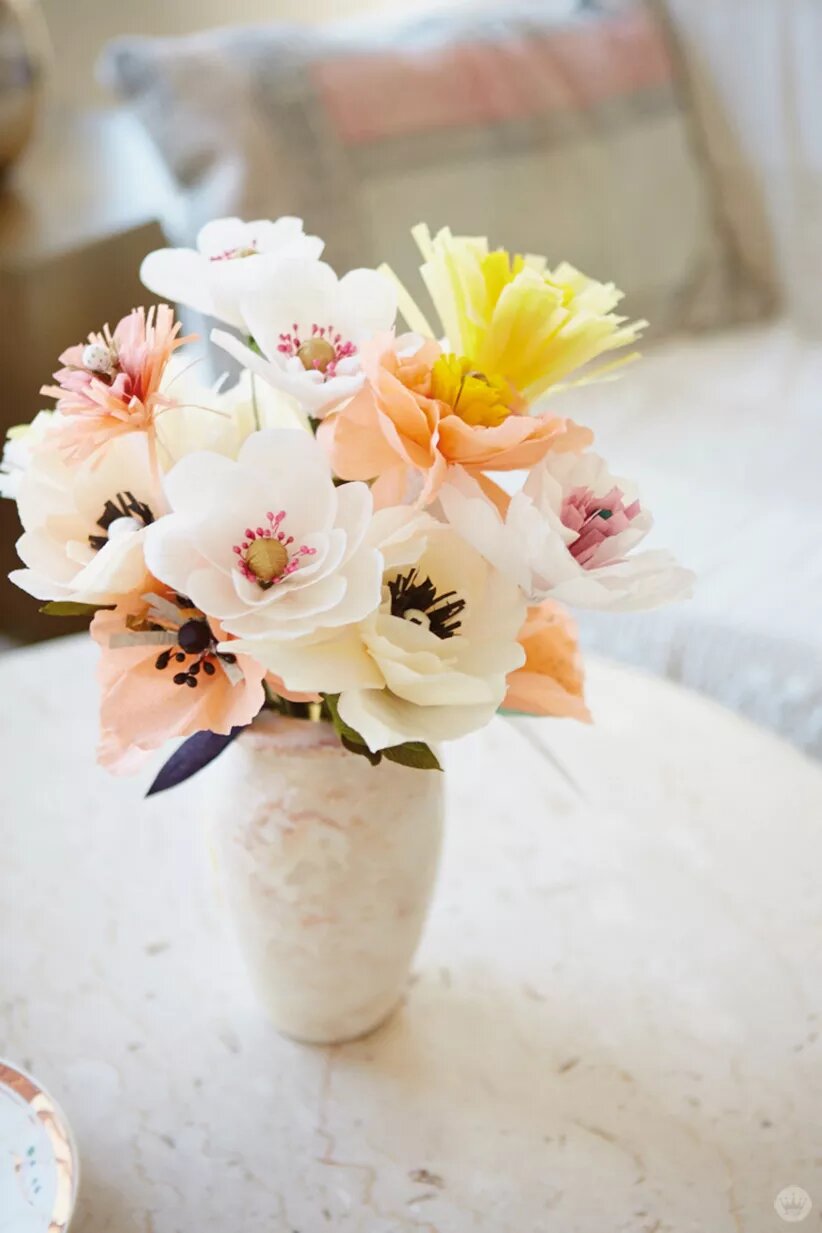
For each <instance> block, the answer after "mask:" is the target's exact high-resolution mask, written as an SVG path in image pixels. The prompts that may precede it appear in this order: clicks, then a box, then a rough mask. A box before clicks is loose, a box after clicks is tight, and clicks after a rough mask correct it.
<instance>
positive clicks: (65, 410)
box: [40, 304, 194, 461]
mask: <svg viewBox="0 0 822 1233" xmlns="http://www.w3.org/2000/svg"><path fill="white" fill-rule="evenodd" d="M181 328H182V326H181V324H180V322H179V321H175V319H174V312H173V310H172V309H171V308H169V306H168V305H167V304H160V305H159V307H157V308H149V309H148V311H146V309H145V308H135V309H134V311H133V312H131V313H129V315H128V316H127V317H123V319H122V321H120V322H119V323H118V325H117V326H116V328H115V330H114V333H112V332H111V331H110V330H109V328H108V326H106V327H105V328H104V329H103V330H102V331H101V332H100V333H97V334H89V339H88V343H78V345H77V346H75V347H69V349H68V350H67V351H64V352H63V354H62V355H61V356H60V362H61V363H62V364H63V367H62V368H61V369H59V370H58V371H57V372H56V373H55V374H54V379H55V381H56V382H57V385H56V386H54V385H51V386H49V385H46V386H43V388H42V390H41V391H40V392H41V394H47V395H49V396H50V397H52V398H55V399H56V400H57V410H58V411H59V412H60V414H61V415H64V416H66V418H67V420H68V423H67V424H66V425H65V426H64V428H63V429H62V431H61V433H60V438H61V440H60V444H61V448H62V449H63V450H64V451H65V453H66V455H67V456H68V457H69V458H70V459H71V460H72V461H82V460H83V459H85V458H88V457H89V456H90V455H91V454H93V453H95V451H96V450H98V449H99V448H100V446H101V445H104V444H105V442H106V441H108V440H109V439H110V438H111V437H114V436H118V435H119V434H120V433H124V432H133V431H135V430H137V431H140V432H148V433H150V434H152V433H153V428H154V418H155V415H156V413H157V412H158V411H159V410H161V409H162V408H165V407H169V406H172V405H173V404H174V400H173V399H171V398H169V397H168V396H167V395H164V394H162V393H161V392H160V385H161V382H162V379H163V374H164V372H165V369H166V365H167V364H168V362H169V360H170V359H171V356H172V354H173V353H174V352H175V351H176V350H177V348H178V347H181V346H182V345H183V344H184V343H187V342H191V341H192V339H193V338H194V335H189V336H187V337H186V338H180V337H179V334H180V330H181Z"/></svg>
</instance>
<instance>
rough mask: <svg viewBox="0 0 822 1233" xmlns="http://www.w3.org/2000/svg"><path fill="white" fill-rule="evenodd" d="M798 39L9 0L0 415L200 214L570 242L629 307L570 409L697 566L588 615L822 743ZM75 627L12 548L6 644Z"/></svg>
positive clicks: (368, 2) (651, 16) (651, 8)
mask: <svg viewBox="0 0 822 1233" xmlns="http://www.w3.org/2000/svg"><path fill="white" fill-rule="evenodd" d="M229 18H230V22H231V24H230V25H228V24H226V23H227V20H228V19H229ZM821 63H822V4H820V3H819V2H818V0H601V2H597V0H530V2H525V0H522V2H521V0H438V2H431V0H232V3H231V4H230V5H227V4H225V3H221V2H220V0H143V2H142V3H140V4H139V5H137V4H134V3H131V4H127V3H125V0H72V2H71V3H67V2H66V0H42V2H41V3H36V2H35V0H0V166H2V168H3V172H2V175H3V179H2V187H1V188H0V304H1V305H2V314H3V316H2V320H3V329H2V331H0V360H1V361H2V372H3V379H2V382H0V426H2V428H3V430H4V431H5V430H6V429H7V428H8V427H10V426H12V425H14V424H17V423H20V422H21V421H24V420H28V419H30V418H31V417H32V416H33V415H34V414H35V413H36V411H37V410H38V409H39V407H40V405H41V402H42V400H41V398H40V395H39V394H38V390H39V388H40V386H41V385H42V384H43V383H44V382H46V381H47V380H48V379H49V376H50V374H51V372H52V371H53V369H54V368H55V367H56V359H57V356H58V355H59V353H60V352H61V351H62V350H64V349H65V348H66V347H67V346H69V345H71V344H72V343H75V342H77V341H79V340H80V339H82V338H84V337H85V335H86V334H87V333H88V332H89V330H92V329H97V328H99V327H100V326H101V325H102V324H103V323H104V322H106V321H111V322H114V321H115V320H116V319H118V318H119V317H120V316H122V315H123V314H124V313H125V312H127V311H128V310H129V309H130V308H131V307H133V306H134V305H135V304H136V303H138V302H148V301H149V300H150V298H151V297H149V296H148V295H147V294H146V293H145V292H144V291H142V289H141V288H140V286H139V283H138V280H137V270H138V268H139V263H140V260H141V258H142V256H143V255H144V254H145V253H146V252H147V251H149V250H150V249H152V248H156V247H159V246H160V245H162V244H163V243H165V242H166V241H167V240H168V241H171V242H172V243H174V244H190V243H191V242H192V241H193V240H194V238H195V236H196V233H197V230H198V228H199V226H200V225H201V224H202V223H203V222H205V221H207V220H208V219H210V218H213V217H219V216H222V215H230V214H238V215H241V216H244V217H247V218H254V217H276V216H277V215H279V214H284V213H290V214H298V215H301V216H302V217H303V218H304V219H305V220H306V229H307V231H309V232H313V233H317V234H320V235H322V236H323V237H324V238H325V239H326V242H327V247H326V255H327V257H328V259H329V260H330V261H331V262H332V263H333V264H335V265H336V266H337V267H338V268H340V269H342V268H345V267H350V266H353V265H360V264H374V263H376V262H379V261H380V260H384V259H389V260H390V261H391V263H392V265H394V267H395V268H396V269H397V270H398V272H399V273H400V274H401V275H402V276H404V277H405V278H408V279H409V280H410V281H411V282H412V283H413V280H414V267H415V260H414V249H413V246H412V244H411V241H410V238H409V236H408V228H409V227H410V226H411V225H412V224H413V223H415V222H417V221H419V220H420V219H425V220H426V221H427V222H429V223H430V224H431V225H432V227H437V226H441V225H443V224H445V223H448V224H449V225H451V227H452V228H453V229H454V230H455V231H461V232H469V233H483V234H488V235H489V236H490V237H491V241H492V243H493V244H497V245H503V246H506V247H510V248H513V249H521V250H530V251H536V252H540V253H545V254H547V256H548V257H549V261H550V262H551V263H556V262H558V261H559V260H561V259H569V260H571V261H573V262H574V263H575V264H577V265H579V266H580V267H581V268H582V269H583V270H585V271H586V272H588V273H590V274H593V275H595V276H596V277H598V278H601V279H603V280H608V279H613V280H614V281H615V282H616V283H617V284H618V285H619V286H621V287H622V288H623V289H624V290H625V292H626V300H625V311H626V313H628V314H630V316H631V317H637V316H643V317H647V318H648V319H649V320H650V321H651V329H650V331H649V334H648V342H647V346H646V347H645V353H646V358H645V359H644V361H643V363H642V364H640V365H636V366H633V367H631V368H630V369H628V370H627V371H626V372H625V374H624V376H623V377H622V379H621V380H620V381H619V382H617V383H613V384H608V385H603V386H598V387H590V388H587V389H585V390H581V391H572V392H570V393H568V394H567V395H564V396H563V397H564V399H565V408H566V410H567V412H568V413H569V414H571V415H576V416H577V417H578V418H580V419H582V420H585V421H586V422H588V423H591V424H592V425H593V426H594V428H595V430H596V432H597V436H598V438H599V442H600V445H601V448H602V450H603V452H604V453H606V454H607V455H608V456H609V458H610V460H611V461H612V463H613V465H614V467H615V468H616V469H617V470H618V471H622V472H623V473H624V474H627V475H636V476H638V477H639V479H640V482H641V488H642V492H643V496H644V499H645V502H646V503H647V505H648V506H649V508H651V509H652V510H653V511H654V513H655V515H656V520H657V532H656V533H655V534H656V538H657V541H658V542H659V543H660V544H662V543H664V544H666V545H669V546H671V547H672V548H673V549H674V550H675V551H676V552H677V554H678V555H679V556H680V557H681V559H682V560H683V562H684V563H685V564H687V565H690V566H691V567H692V568H694V569H695V570H697V572H698V574H699V578H700V583H699V589H698V592H697V595H696V597H695V599H694V600H693V601H692V603H690V604H689V605H685V606H682V607H680V608H679V609H678V610H676V611H673V612H671V613H665V614H664V615H659V616H657V615H654V614H651V615H648V616H643V617H641V618H640V617H637V618H632V617H624V618H619V619H614V618H609V620H608V621H607V623H605V622H599V621H597V620H594V619H586V620H585V621H583V624H582V631H583V638H584V641H585V644H586V645H587V646H588V647H594V648H597V649H600V650H603V651H605V652H606V653H608V654H611V655H614V656H617V657H619V658H622V659H625V660H628V661H630V662H634V663H636V664H639V665H641V666H643V667H645V668H647V669H649V670H651V671H654V672H659V673H662V674H665V675H667V676H670V677H672V678H674V679H678V680H682V681H685V682H686V683H687V684H689V685H691V686H693V687H695V688H698V689H701V690H703V691H705V692H707V693H709V694H711V695H712V696H714V697H716V698H718V699H719V700H720V701H722V702H724V703H726V704H727V705H731V706H733V707H734V708H735V709H737V710H739V711H741V712H743V713H745V714H748V715H750V716H751V717H753V718H755V719H757V720H759V721H761V722H764V723H766V724H768V725H769V726H771V727H773V728H774V729H776V730H778V731H780V732H782V733H783V734H784V735H786V736H787V737H789V739H791V740H793V741H795V742H797V743H798V744H800V745H802V746H803V747H804V748H806V749H808V750H809V751H811V752H812V753H814V754H815V755H817V756H822V633H821V632H820V622H819V620H818V619H817V617H818V613H820V612H822V535H820V532H822V496H821V495H820V485H819V482H818V477H819V474H820V459H821V458H822V455H820V444H822V350H821V349H820V338H822V308H820V290H819V289H820V285H822V74H820V72H819V65H820V64H821ZM0 519H1V520H2V521H1V524H0V557H1V558H2V560H1V561H0V564H2V572H3V575H5V573H6V572H7V571H8V570H9V569H10V568H12V567H13V565H14V563H15V560H14V552H13V542H14V539H15V537H16V533H17V532H16V514H15V510H14V506H13V505H12V504H11V503H10V502H3V503H2V508H1V509H0ZM65 628H66V626H65V625H64V624H63V623H62V622H57V621H54V620H52V619H48V618H46V617H43V616H40V615H39V614H38V612H37V605H36V603H34V602H33V601H31V600H30V599H29V598H28V597H27V596H25V595H23V594H22V593H20V592H17V591H15V589H14V588H13V587H11V586H10V585H9V584H8V583H7V582H6V581H5V578H3V580H2V582H0V641H1V642H2V644H3V645H5V646H11V645H15V644H18V643H20V642H26V641H32V640H36V639H39V638H43V637H47V636H53V635H54V634H56V633H60V632H64V631H65Z"/></svg>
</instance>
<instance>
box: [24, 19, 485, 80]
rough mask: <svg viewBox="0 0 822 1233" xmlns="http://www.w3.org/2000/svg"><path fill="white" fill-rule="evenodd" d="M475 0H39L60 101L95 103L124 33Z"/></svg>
mask: <svg viewBox="0 0 822 1233" xmlns="http://www.w3.org/2000/svg"><path fill="white" fill-rule="evenodd" d="M474 2H475V0H41V3H42V7H43V10H44V12H45V14H46V21H47V23H48V27H49V31H50V34H51V40H52V43H53V45H54V48H55V63H54V68H53V75H52V82H53V93H54V96H55V99H56V101H57V102H58V103H63V102H71V103H80V104H85V103H94V102H98V103H99V102H101V101H104V95H103V94H102V92H101V91H100V90H99V89H98V87H97V86H96V85H95V83H94V76H93V69H94V62H95V60H96V58H97V54H98V52H99V50H100V48H101V47H102V46H103V44H104V43H105V42H106V41H107V40H108V39H110V38H114V37H115V36H117V35H120V34H183V33H186V32H188V31H192V30H202V29H206V28H208V27H209V26H221V25H227V24H240V23H243V22H258V21H276V20H280V21H302V22H320V21H330V20H333V19H334V18H335V17H346V16H349V15H351V14H354V13H358V12H359V13H362V12H369V11H370V12H374V11H380V10H385V9H393V10H397V9H399V10H401V11H402V10H406V11H408V12H412V11H419V10H420V9H430V8H441V7H445V5H446V4H449V3H450V4H453V3H474Z"/></svg>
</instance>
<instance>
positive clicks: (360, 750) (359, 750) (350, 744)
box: [340, 736, 382, 766]
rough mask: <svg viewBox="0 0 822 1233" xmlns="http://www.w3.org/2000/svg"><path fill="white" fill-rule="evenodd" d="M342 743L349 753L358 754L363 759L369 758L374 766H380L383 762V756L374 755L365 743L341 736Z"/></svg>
mask: <svg viewBox="0 0 822 1233" xmlns="http://www.w3.org/2000/svg"><path fill="white" fill-rule="evenodd" d="M340 741H341V742H342V745H343V747H344V748H345V749H347V750H348V752H349V753H352V754H358V755H359V757H361V758H367V759H368V761H369V762H370V763H371V765H372V766H379V764H380V763H381V762H382V754H381V753H372V752H371V750H370V749H369V748H368V746H367V745H366V743H365V741H352V740H350V739H349V738H348V737H347V736H340Z"/></svg>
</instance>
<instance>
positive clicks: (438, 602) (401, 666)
mask: <svg viewBox="0 0 822 1233" xmlns="http://www.w3.org/2000/svg"><path fill="white" fill-rule="evenodd" d="M369 539H370V541H371V542H372V543H373V544H375V545H376V544H378V545H379V547H380V550H381V552H382V554H383V557H384V559H385V574H384V576H383V587H382V602H381V603H380V607H379V609H378V611H376V612H374V613H372V614H371V615H370V616H369V617H367V618H366V619H365V620H364V621H362V622H360V623H359V625H356V626H352V627H350V628H348V629H344V630H341V631H339V633H338V634H336V635H335V636H333V637H323V638H313V639H303V640H300V641H298V642H292V643H288V644H285V643H276V642H274V641H273V640H270V639H263V640H262V641H259V642H254V643H253V644H252V643H246V644H245V648H244V649H248V650H251V653H252V654H254V655H256V657H257V658H258V659H259V660H260V662H261V663H263V664H265V666H266V667H268V668H269V669H270V670H271V671H273V672H276V673H277V674H278V675H279V676H281V677H282V679H283V680H284V681H285V684H286V686H287V687H288V688H289V689H299V690H302V689H305V690H311V691H315V690H316V691H322V692H325V693H339V694H340V699H339V713H340V716H341V718H342V719H343V720H344V721H345V722H346V723H347V724H350V725H351V727H352V728H354V729H356V731H357V732H359V733H360V734H361V735H362V737H363V739H364V740H365V741H366V742H367V744H368V746H369V748H370V749H372V750H374V751H376V750H379V749H385V748H387V747H389V746H391V745H400V744H402V743H403V742H404V741H426V742H430V741H433V742H436V741H442V740H451V739H453V738H455V737H459V736H464V735H465V734H466V733H467V732H473V731H475V730H476V729H477V728H481V727H482V726H483V725H484V724H486V723H488V721H489V720H490V719H491V717H492V715H493V714H494V712H495V711H496V710H497V708H498V707H499V706H500V704H501V703H502V701H503V698H504V697H505V691H506V676H507V675H508V673H509V672H513V671H515V669H517V668H519V667H520V666H521V665H522V663H523V662H524V658H525V655H524V652H523V649H522V647H521V646H520V644H519V643H518V641H517V635H518V633H519V631H520V628H521V627H522V623H523V621H524V619H525V603H524V601H523V599H522V596H521V595H520V592H519V589H518V588H517V587H516V586H515V585H514V584H513V583H512V582H510V581H509V580H508V579H507V578H506V577H505V576H504V575H502V574H500V573H499V572H498V571H497V570H495V569H494V568H493V567H492V566H490V565H489V564H488V562H487V561H486V560H485V559H484V558H483V557H482V556H480V554H479V553H477V552H475V551H474V550H473V549H472V548H470V547H469V546H468V545H467V544H466V543H465V542H464V541H463V540H462V539H461V538H460V537H459V536H458V535H457V534H456V533H455V532H454V531H453V530H452V529H451V528H450V527H448V526H446V525H444V524H443V523H440V522H437V521H436V520H435V519H433V518H431V517H430V516H429V515H428V514H416V515H410V514H409V511H408V510H407V509H404V508H392V509H386V510H382V511H380V512H378V513H377V514H375V516H374V520H373V524H372V527H371V530H370V532H369ZM236 645H237V647H238V648H239V647H242V646H243V644H242V643H241V644H236ZM232 647H233V648H234V647H235V644H233V643H232Z"/></svg>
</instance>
